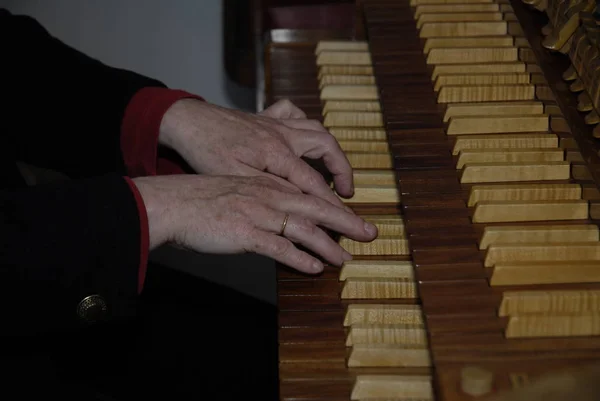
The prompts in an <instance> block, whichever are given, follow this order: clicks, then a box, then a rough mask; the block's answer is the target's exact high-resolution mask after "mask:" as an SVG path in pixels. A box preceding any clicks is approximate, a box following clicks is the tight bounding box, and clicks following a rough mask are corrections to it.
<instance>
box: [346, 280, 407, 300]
mask: <svg viewBox="0 0 600 401" xmlns="http://www.w3.org/2000/svg"><path fill="white" fill-rule="evenodd" d="M340 297H341V298H342V299H416V298H417V283H416V282H415V280H414V278H412V277H411V278H404V277H394V278H348V279H346V280H345V281H344V286H343V288H342V293H341V294H340Z"/></svg>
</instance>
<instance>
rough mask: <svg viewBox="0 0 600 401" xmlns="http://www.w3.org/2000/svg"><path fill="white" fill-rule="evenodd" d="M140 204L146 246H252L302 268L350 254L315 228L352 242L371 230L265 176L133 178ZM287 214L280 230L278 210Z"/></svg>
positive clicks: (318, 267) (226, 250)
mask: <svg viewBox="0 0 600 401" xmlns="http://www.w3.org/2000/svg"><path fill="white" fill-rule="evenodd" d="M133 181H134V182H135V184H136V186H137V188H138V190H139V191H140V194H141V196H142V198H143V200H144V204H145V206H146V210H147V214H148V221H149V228H150V247H151V249H153V248H156V247H157V246H160V245H162V244H164V243H167V242H172V243H175V244H177V245H179V246H182V247H185V248H188V249H191V250H193V251H196V252H203V253H218V254H234V253H243V252H254V253H258V254H261V255H265V256H268V257H271V258H273V259H275V260H277V261H278V262H280V263H283V264H285V265H287V266H290V267H292V268H295V269H297V270H299V271H302V272H306V273H318V272H320V271H322V269H323V263H322V262H321V261H320V260H319V259H317V258H315V257H314V256H311V255H309V254H308V253H307V252H304V251H302V250H300V249H298V248H297V247H296V246H295V244H300V245H302V246H304V247H305V248H307V249H308V250H310V251H312V252H314V253H316V254H317V255H320V256H321V257H322V258H323V259H325V260H326V261H328V262H329V263H331V264H335V265H341V264H342V263H343V262H344V261H347V260H350V259H351V256H350V255H349V254H348V253H347V252H346V251H345V250H344V249H343V248H342V247H341V246H340V245H339V244H338V243H337V242H335V241H334V240H333V239H332V238H330V237H329V236H328V235H327V234H326V232H325V231H324V230H323V229H322V228H321V227H323V228H326V229H330V230H333V231H336V232H339V233H341V234H343V235H345V236H347V237H348V238H352V239H354V240H357V241H371V240H373V239H374V238H375V237H376V236H377V229H376V228H375V227H374V226H373V225H372V224H369V223H366V222H365V221H364V220H363V219H361V218H360V217H358V216H356V215H355V214H353V213H350V212H348V211H347V210H346V209H344V208H341V207H338V206H335V205H332V204H331V203H329V202H327V201H325V200H323V199H321V198H319V197H316V196H313V195H309V194H303V193H301V192H299V191H298V190H294V189H290V188H289V187H288V186H286V185H282V184H281V183H280V182H278V181H277V180H275V179H272V178H269V177H258V176H255V177H240V176H202V175H180V176H161V177H140V178H135V179H134V180H133ZM286 215H289V218H288V222H287V225H286V227H285V230H284V233H283V235H279V234H280V230H281V227H282V223H283V221H284V219H285V216H286Z"/></svg>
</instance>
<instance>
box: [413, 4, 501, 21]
mask: <svg viewBox="0 0 600 401" xmlns="http://www.w3.org/2000/svg"><path fill="white" fill-rule="evenodd" d="M498 11H500V5H498V4H496V3H479V4H478V3H473V4H430V5H418V6H416V7H415V13H414V16H415V19H418V18H419V17H420V16H421V14H441V13H482V12H498Z"/></svg>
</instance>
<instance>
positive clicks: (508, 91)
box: [437, 84, 536, 103]
mask: <svg viewBox="0 0 600 401" xmlns="http://www.w3.org/2000/svg"><path fill="white" fill-rule="evenodd" d="M535 97H536V87H535V85H528V84H526V85H482V86H466V85H457V86H444V87H442V88H441V89H440V91H439V92H438V97H437V101H438V103H459V102H460V103H462V102H469V103H470V102H497V101H511V100H534V99H535Z"/></svg>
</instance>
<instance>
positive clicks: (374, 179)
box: [352, 170, 396, 186]
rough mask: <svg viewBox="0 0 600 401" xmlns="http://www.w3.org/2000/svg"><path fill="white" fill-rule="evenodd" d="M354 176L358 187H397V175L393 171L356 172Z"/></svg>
mask: <svg viewBox="0 0 600 401" xmlns="http://www.w3.org/2000/svg"><path fill="white" fill-rule="evenodd" d="M352 175H353V177H354V183H355V184H356V185H386V186H395V185H396V174H395V173H394V172H393V171H385V170H382V171H376V170H354V172H353V173H352Z"/></svg>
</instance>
